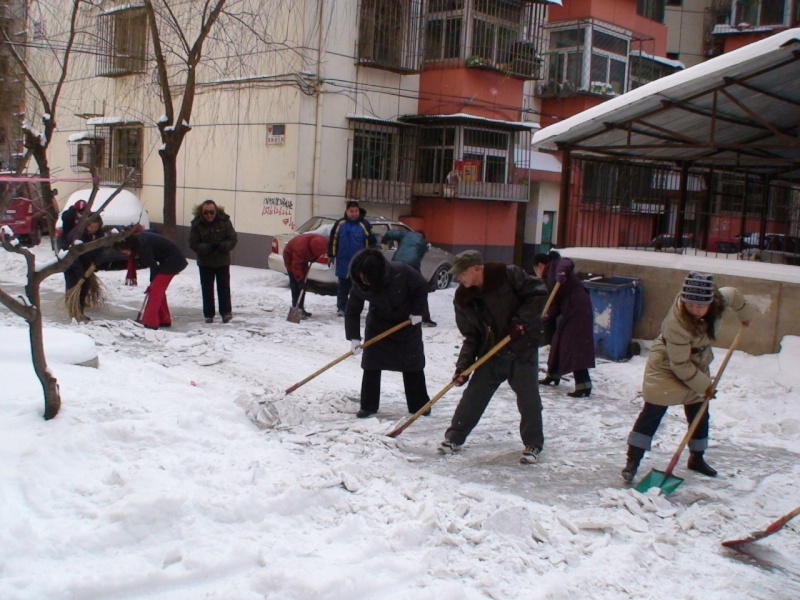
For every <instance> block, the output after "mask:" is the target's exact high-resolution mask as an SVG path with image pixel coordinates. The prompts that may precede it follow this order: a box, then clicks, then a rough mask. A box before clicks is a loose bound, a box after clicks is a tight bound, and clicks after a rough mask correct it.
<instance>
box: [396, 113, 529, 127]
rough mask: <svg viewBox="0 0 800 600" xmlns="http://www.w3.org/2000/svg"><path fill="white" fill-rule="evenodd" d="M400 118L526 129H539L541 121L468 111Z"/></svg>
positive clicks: (403, 117) (403, 116) (402, 117)
mask: <svg viewBox="0 0 800 600" xmlns="http://www.w3.org/2000/svg"><path fill="white" fill-rule="evenodd" d="M400 119H407V120H409V121H419V120H426V119H431V120H433V119H442V120H443V121H458V120H465V121H475V122H481V123H496V124H498V125H513V126H514V127H523V128H525V129H539V128H540V127H541V125H539V123H531V122H529V121H505V120H503V119H489V118H486V117H476V116H475V115H470V114H467V113H453V114H449V115H402V116H401V117H400Z"/></svg>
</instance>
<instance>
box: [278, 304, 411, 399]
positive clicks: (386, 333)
mask: <svg viewBox="0 0 800 600" xmlns="http://www.w3.org/2000/svg"><path fill="white" fill-rule="evenodd" d="M407 325H411V319H406V320H405V321H403V322H402V323H399V324H397V325H395V326H394V327H392V328H390V329H387V330H386V331H384V332H383V333H379V334H378V335H376V336H375V337H374V338H371V339H369V340H368V341H366V342H364V343H363V344H361V345H360V346H359V347H360V348H361V349H364V348H368V347H370V346H371V345H372V344H377V343H378V342H380V341H381V340H382V339H384V338H386V337H389V336H390V335H392V334H393V333H394V332H396V331H400V330H401V329H402V328H403V327H406V326H407ZM352 355H353V351H352V350H350V351H348V352H345V353H344V354H342V355H341V356H340V357H339V358H337V359H336V360H332V361H331V362H329V363H328V364H327V365H325V366H324V367H322V368H321V369H318V370H316V371H314V372H313V373H312V374H311V375H309V376H308V377H306V378H305V379H303V380H302V381H298V382H297V383H295V384H294V385H293V386H291V387H289V388H287V389H286V392H285V393H287V394H291V393H292V392H293V391H295V390H296V389H297V388H299V387H300V386H303V385H305V384H307V383H308V382H309V381H311V380H312V379H314V377H316V376H317V375H321V374H322V373H324V372H325V371H327V370H328V369H330V368H331V367H333V366H334V365H337V364H339V363H340V362H342V361H343V360H344V359H345V358H348V357H350V356H352Z"/></svg>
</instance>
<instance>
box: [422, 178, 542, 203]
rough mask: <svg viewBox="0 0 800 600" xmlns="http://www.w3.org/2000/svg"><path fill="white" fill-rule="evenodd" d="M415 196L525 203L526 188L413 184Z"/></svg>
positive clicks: (481, 183)
mask: <svg viewBox="0 0 800 600" xmlns="http://www.w3.org/2000/svg"><path fill="white" fill-rule="evenodd" d="M413 192H414V195H415V196H434V197H439V198H459V199H461V200H499V201H502V202H527V201H528V196H529V194H528V186H527V185H515V184H510V183H487V182H484V181H459V182H458V183H415V184H414V186H413Z"/></svg>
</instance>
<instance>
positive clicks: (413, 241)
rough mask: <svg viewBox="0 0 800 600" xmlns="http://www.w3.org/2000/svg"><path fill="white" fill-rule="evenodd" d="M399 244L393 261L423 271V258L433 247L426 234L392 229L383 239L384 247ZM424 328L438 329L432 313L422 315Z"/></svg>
mask: <svg viewBox="0 0 800 600" xmlns="http://www.w3.org/2000/svg"><path fill="white" fill-rule="evenodd" d="M392 242H397V249H396V250H395V251H394V255H392V260H396V261H399V262H404V263H406V264H407V265H411V266H412V267H414V268H415V269H416V270H417V271H420V272H421V271H422V258H423V257H424V256H425V254H427V252H428V250H430V248H431V245H430V244H429V243H428V242H426V241H425V234H424V233H423V232H422V231H411V230H410V229H390V230H389V231H387V232H386V233H385V234H384V235H383V238H382V239H381V244H382V245H388V244H391V243H392ZM422 326H423V327H436V323H435V322H434V321H431V315H430V313H425V314H424V315H422Z"/></svg>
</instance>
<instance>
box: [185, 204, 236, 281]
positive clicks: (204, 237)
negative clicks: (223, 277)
mask: <svg viewBox="0 0 800 600" xmlns="http://www.w3.org/2000/svg"><path fill="white" fill-rule="evenodd" d="M192 214H193V215H194V219H192V223H191V227H190V229H189V248H191V249H192V250H193V251H194V253H195V254H197V265H198V266H200V267H209V268H212V269H215V268H218V267H227V266H229V265H230V264H231V251H232V250H233V249H234V248H235V247H236V242H237V241H238V237H237V235H236V230H235V229H234V228H233V223H231V218H230V217H229V216H228V215H227V214H225V209H224V208H223V207H222V206H217V214H216V216H215V217H214V220H213V221H211V222H208V221H206V220H205V219H204V218H203V205H202V204H198V205H197V206H195V207H194V210H192Z"/></svg>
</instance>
